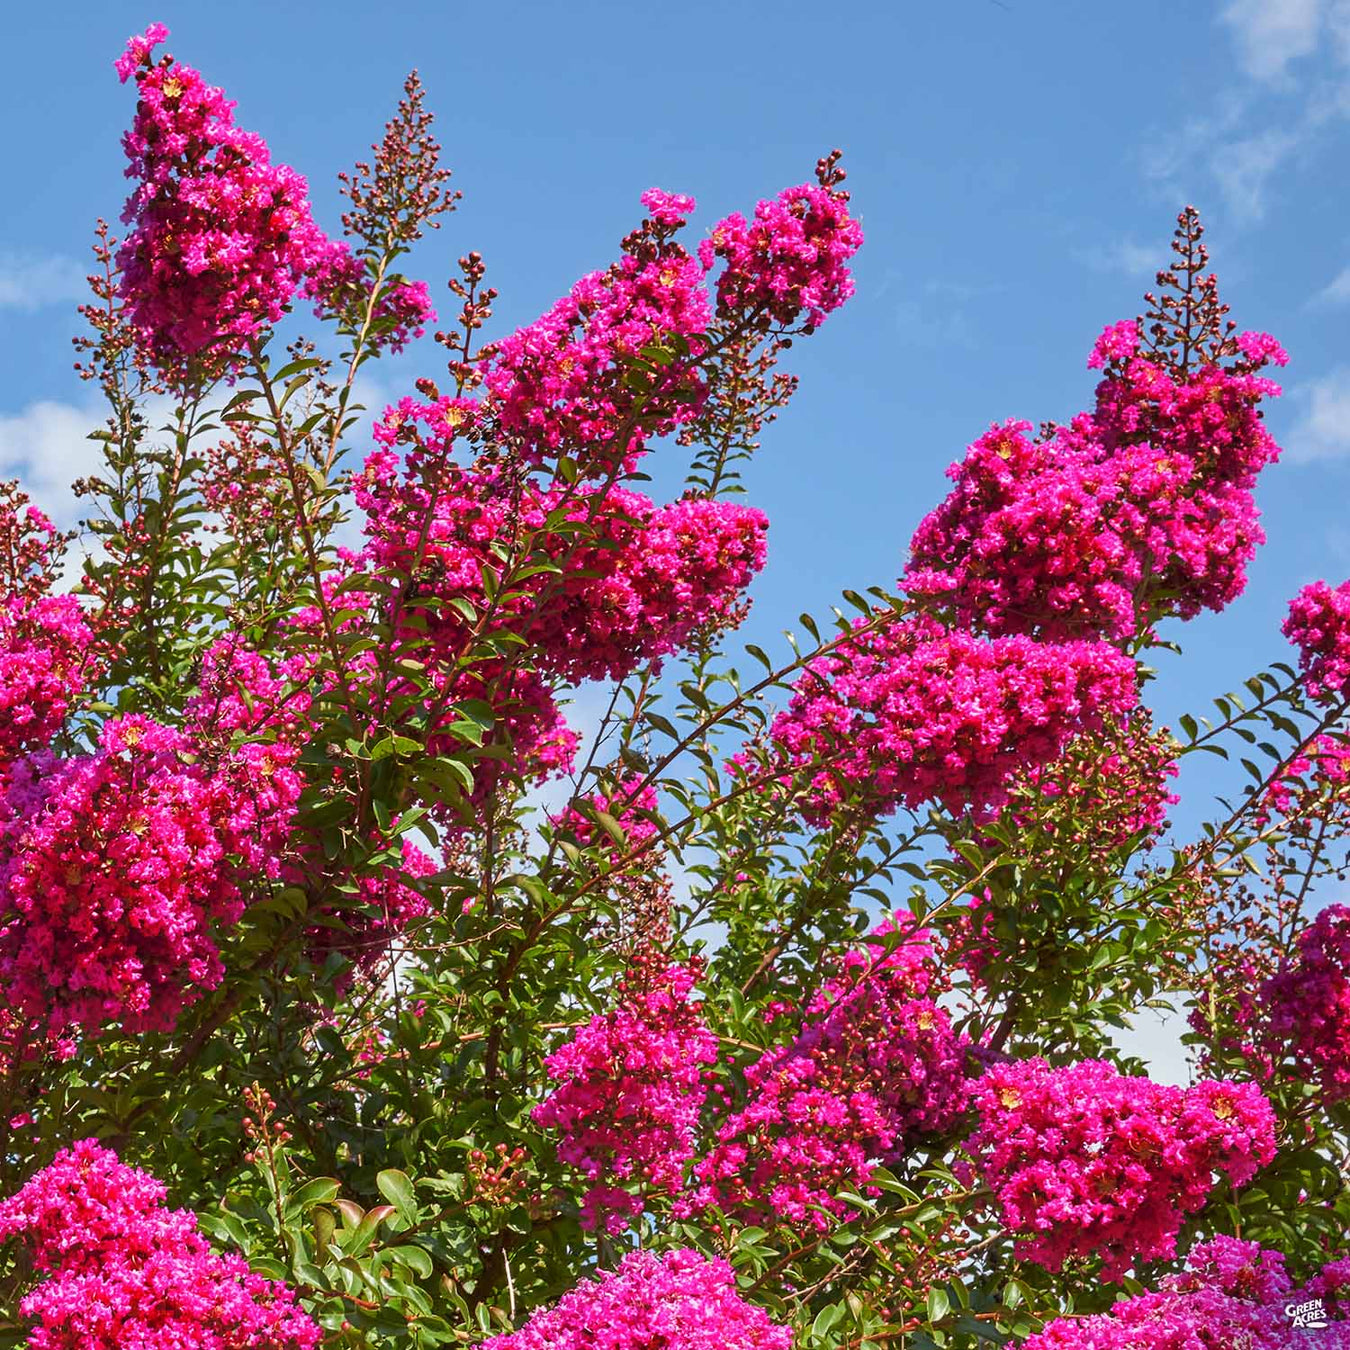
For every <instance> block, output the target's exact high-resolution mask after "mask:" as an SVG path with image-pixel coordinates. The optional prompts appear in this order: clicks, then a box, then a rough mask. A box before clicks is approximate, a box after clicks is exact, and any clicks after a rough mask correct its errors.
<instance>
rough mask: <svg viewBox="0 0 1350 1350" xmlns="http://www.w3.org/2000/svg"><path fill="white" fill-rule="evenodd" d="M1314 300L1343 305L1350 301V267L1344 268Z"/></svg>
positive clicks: (1320, 302)
mask: <svg viewBox="0 0 1350 1350" xmlns="http://www.w3.org/2000/svg"><path fill="white" fill-rule="evenodd" d="M1313 301H1314V303H1317V304H1327V305H1343V304H1345V303H1346V302H1347V301H1350V267H1345V268H1342V269H1341V271H1340V272H1339V273H1338V274H1337V275H1336V276H1335V277H1333V278H1332V280H1331V282H1330V283H1329V284H1328V285H1326V286H1324V287H1323V288H1322V289H1321V290H1320V291H1318V292H1317V294H1316V295H1315V296H1313Z"/></svg>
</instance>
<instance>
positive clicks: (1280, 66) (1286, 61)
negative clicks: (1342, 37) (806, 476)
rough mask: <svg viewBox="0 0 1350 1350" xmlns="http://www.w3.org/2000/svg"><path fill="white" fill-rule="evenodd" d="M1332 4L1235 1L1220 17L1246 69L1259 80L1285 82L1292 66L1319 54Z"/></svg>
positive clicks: (1308, 0)
mask: <svg viewBox="0 0 1350 1350" xmlns="http://www.w3.org/2000/svg"><path fill="white" fill-rule="evenodd" d="M1335 8H1337V6H1336V5H1334V4H1330V3H1328V0H1232V3H1231V4H1229V5H1227V6H1226V7H1225V8H1224V10H1223V13H1222V14H1221V15H1220V19H1221V21H1222V22H1223V23H1224V24H1226V25H1227V26H1228V28H1229V29H1231V31H1232V34H1233V40H1234V42H1235V44H1236V45H1237V49H1238V59H1239V61H1240V62H1241V63H1242V68H1243V69H1244V70H1245V71H1246V72H1247V74H1249V75H1251V76H1252V77H1253V78H1254V79H1258V80H1282V79H1284V78H1285V76H1286V75H1287V74H1288V71H1289V66H1290V63H1291V62H1293V61H1297V60H1298V59H1299V58H1300V57H1302V56H1310V55H1311V54H1312V53H1313V51H1315V50H1316V47H1317V42H1318V38H1319V37H1320V36H1321V34H1322V30H1323V26H1324V25H1325V24H1326V23H1327V21H1328V17H1329V14H1328V12H1329V11H1330V10H1333V9H1335Z"/></svg>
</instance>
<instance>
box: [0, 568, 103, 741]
mask: <svg viewBox="0 0 1350 1350" xmlns="http://www.w3.org/2000/svg"><path fill="white" fill-rule="evenodd" d="M92 641H93V634H92V633H91V632H90V631H89V625H88V624H86V623H85V621H84V616H83V614H82V612H81V610H80V602H79V601H78V600H76V599H75V597H74V596H70V595H43V596H38V597H37V598H35V599H31V600H25V599H23V598H21V597H19V596H13V597H11V598H10V599H9V600H7V601H6V600H4V599H0V764H2V763H3V762H4V761H5V760H7V759H13V758H14V756H16V755H18V754H20V753H22V752H23V751H26V750H37V749H41V748H44V747H46V746H47V745H49V744H50V743H51V739H52V737H53V736H55V735H56V733H57V731H59V730H60V728H61V724H62V723H63V722H64V721H65V719H66V714H67V713H68V712H69V711H70V709H71V707H72V705H73V704H74V703H75V702H76V701H77V700H78V699H79V696H80V694H81V692H82V691H83V688H84V682H85V677H86V673H87V668H88V666H89V661H90V655H89V649H90V646H91V643H92Z"/></svg>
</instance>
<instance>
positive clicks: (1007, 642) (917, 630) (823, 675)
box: [772, 619, 1137, 821]
mask: <svg viewBox="0 0 1350 1350" xmlns="http://www.w3.org/2000/svg"><path fill="white" fill-rule="evenodd" d="M1136 701H1137V693H1136V687H1135V667H1134V662H1133V661H1131V660H1130V659H1129V658H1128V657H1125V656H1123V655H1122V654H1121V653H1120V652H1118V651H1116V650H1115V649H1114V648H1112V647H1110V646H1109V645H1107V644H1106V643H1104V642H1085V641H1073V642H1061V643H1051V642H1036V641H1034V640H1032V639H1031V638H1028V637H1025V636H1022V635H1020V634H1019V635H1012V636H1007V637H999V638H992V639H990V638H982V637H977V636H974V635H973V634H970V633H966V632H960V631H957V632H949V631H947V630H945V629H943V628H942V627H941V626H940V625H938V624H936V623H934V622H932V621H930V620H927V619H917V620H910V621H904V622H897V623H894V624H891V625H890V626H889V627H884V628H880V629H875V630H872V631H869V632H867V633H865V634H863V635H862V636H860V637H859V638H857V639H855V640H853V641H849V642H846V643H844V644H842V645H841V646H839V647H837V648H835V649H834V651H833V652H831V653H830V654H828V655H826V656H821V657H817V658H816V659H815V660H813V661H812V662H811V663H810V664H809V665H808V666H807V669H806V673H805V674H804V675H803V676H802V677H801V678H800V679H799V680H798V681H797V684H796V686H795V688H794V691H793V696H792V701H791V703H790V705H789V706H788V709H787V711H786V712H784V713H782V714H781V715H780V716H779V717H778V718H777V719H776V720H775V722H774V724H773V728H772V735H773V739H774V741H775V742H776V743H777V745H778V746H779V747H780V749H781V751H782V752H783V753H784V754H785V756H786V759H787V762H788V763H789V764H790V765H792V766H794V767H796V768H798V769H803V770H807V771H811V772H812V777H811V781H810V786H809V789H808V794H807V799H806V807H805V813H806V815H807V818H808V819H810V820H814V821H821V820H825V819H827V818H828V817H829V816H830V814H831V813H832V812H833V810H834V809H835V808H836V807H837V806H838V805H839V804H840V803H842V802H844V801H847V800H849V799H850V798H852V797H854V796H855V795H856V796H860V797H861V798H862V799H864V800H865V801H866V803H867V804H868V806H869V807H870V808H871V809H873V810H875V811H878V812H890V811H894V810H895V809H896V808H897V807H899V806H906V807H910V808H911V809H912V808H914V807H917V806H919V805H920V804H921V803H923V802H925V801H931V800H934V799H937V800H940V801H941V802H942V803H943V804H944V805H945V806H946V807H947V808H948V809H949V810H952V811H954V812H958V813H960V812H964V811H966V810H972V811H974V812H976V813H977V814H979V813H983V812H985V811H988V810H989V809H991V808H995V807H997V806H999V805H1001V804H1002V802H1003V801H1004V800H1006V797H1007V787H1006V784H1007V780H1008V779H1009V777H1010V776H1011V775H1013V774H1015V773H1018V772H1024V771H1028V770H1030V769H1032V768H1034V767H1036V766H1038V765H1043V764H1046V763H1049V762H1051V761H1053V760H1054V759H1055V758H1056V757H1057V756H1058V755H1059V754H1060V753H1061V752H1062V751H1063V749H1064V747H1065V746H1066V745H1067V744H1068V742H1069V741H1070V739H1071V738H1072V737H1074V736H1075V735H1078V734H1079V733H1081V732H1084V731H1090V730H1093V729H1094V728H1096V727H1097V726H1098V725H1099V723H1100V720H1101V718H1102V717H1103V716H1104V715H1106V714H1112V713H1115V714H1119V713H1124V712H1125V711H1126V710H1127V709H1129V708H1131V707H1133V706H1134V704H1135V703H1136Z"/></svg>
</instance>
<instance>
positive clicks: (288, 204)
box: [117, 24, 341, 373]
mask: <svg viewBox="0 0 1350 1350" xmlns="http://www.w3.org/2000/svg"><path fill="white" fill-rule="evenodd" d="M167 36H168V30H167V29H166V28H165V27H164V26H163V25H162V24H155V25H153V26H152V27H151V28H150V29H149V30H148V31H147V32H146V34H145V36H144V37H136V38H132V39H131V41H130V43H129V44H128V46H127V51H126V53H125V55H124V56H123V57H122V58H121V60H119V61H118V63H117V69H118V73H119V75H120V76H121V78H122V80H123V81H124V82H125V81H126V80H127V79H128V78H130V76H132V75H133V74H134V75H135V77H136V83H137V104H136V116H135V119H134V121H133V123H132V127H131V129H130V130H129V131H128V132H127V133H126V135H125V136H124V138H123V145H124V147H125V150H126V155H127V159H128V160H129V161H130V164H129V167H128V169H127V176H128V177H129V178H133V179H135V180H137V187H136V189H135V190H134V191H133V193H132V195H131V197H130V198H129V199H128V201H127V204H126V208H125V209H124V211H123V213H122V219H123V220H124V221H125V222H126V223H127V224H128V225H129V226H130V227H131V228H130V233H129V235H128V237H127V239H126V241H125V242H124V244H123V245H122V248H121V250H120V252H119V254H118V264H119V266H120V267H121V268H122V272H123V277H122V294H123V297H124V299H125V300H126V303H127V307H128V310H129V314H130V318H131V321H132V323H133V325H134V326H135V328H136V329H138V330H139V333H140V335H141V340H142V342H143V343H144V346H145V348H146V350H147V353H148V354H149V356H150V358H151V359H152V360H153V361H154V362H155V364H156V365H157V366H159V367H160V369H162V370H164V371H165V372H166V373H172V372H176V371H177V370H178V369H179V368H180V366H181V363H182V361H183V359H184V358H193V357H199V356H200V357H202V358H203V359H208V360H210V359H212V358H213V357H214V358H216V359H219V360H221V361H222V362H223V363H225V364H228V362H229V361H230V360H232V359H235V358H237V357H238V354H239V352H240V350H241V348H242V347H243V346H244V344H245V342H246V341H247V339H249V338H250V337H252V336H253V335H254V334H255V333H257V332H258V331H259V329H261V328H263V327H265V326H267V325H270V324H274V323H276V322H277V321H278V320H279V319H280V318H281V316H282V314H283V312H284V311H285V308H286V306H287V304H288V303H289V301H290V299H291V297H292V295H293V294H294V293H295V290H296V288H297V287H298V286H299V285H300V284H301V283H302V281H303V279H304V278H305V276H306V275H307V274H308V273H310V272H312V271H313V270H315V268H316V267H318V266H319V264H320V263H321V262H322V261H323V259H324V258H325V257H326V256H327V255H328V253H329V252H330V250H331V248H332V247H333V246H332V245H330V244H329V241H328V239H327V237H326V236H325V235H324V233H323V232H322V231H321V230H320V229H319V228H318V226H317V225H315V223H314V221H313V219H312V217H311V215H310V208H309V200H308V197H307V189H306V184H305V180H304V179H303V178H302V177H301V176H300V175H299V174H297V173H296V172H295V171H294V170H292V169H289V168H287V167H286V166H285V165H274V164H273V163H272V162H271V156H270V154H269V152H268V149H267V144H266V142H265V141H264V140H263V139H262V137H260V136H258V135H256V134H255V133H253V132H248V131H244V130H242V129H241V128H239V127H237V126H235V125H234V107H235V105H234V103H233V101H231V100H229V99H227V98H226V97H225V95H224V92H223V91H222V90H220V89H217V88H214V87H212V86H211V85H208V84H207V83H206V82H205V81H204V80H203V79H202V77H201V75H200V73H199V72H197V71H196V70H193V69H192V68H191V67H190V66H184V65H180V64H179V63H177V62H175V61H173V60H172V58H168V57H166V58H165V59H163V60H161V61H160V62H159V63H158V64H151V60H152V49H153V47H154V46H155V45H156V44H157V43H159V42H162V41H163V40H164V39H165V38H166V37H167ZM338 247H341V246H338Z"/></svg>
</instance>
